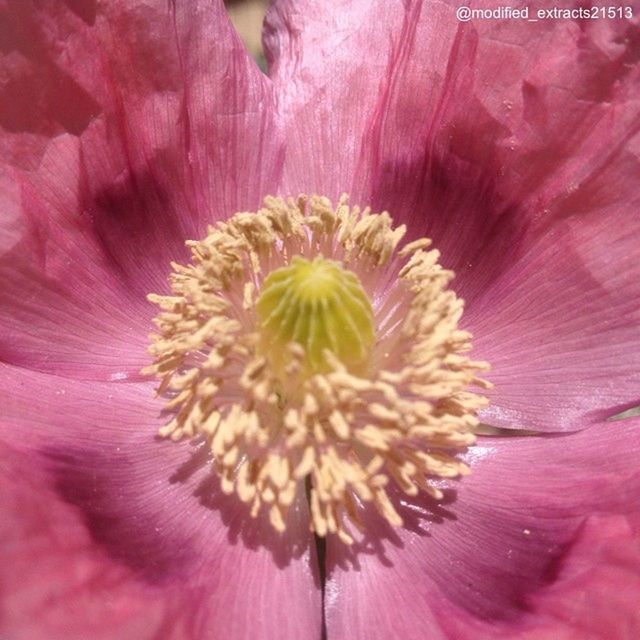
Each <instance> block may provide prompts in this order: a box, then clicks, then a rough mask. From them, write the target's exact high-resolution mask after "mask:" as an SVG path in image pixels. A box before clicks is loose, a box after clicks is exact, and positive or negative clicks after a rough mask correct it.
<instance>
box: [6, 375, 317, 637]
mask: <svg viewBox="0 0 640 640" xmlns="http://www.w3.org/2000/svg"><path fill="white" fill-rule="evenodd" d="M2 373H3V379H2V385H3V388H4V389H5V390H6V391H7V393H8V394H9V395H8V396H6V397H5V398H4V399H3V415H2V417H1V418H0V456H1V459H0V469H1V470H2V476H1V477H0V491H1V492H2V494H3V496H2V500H0V505H2V506H1V507H0V511H1V512H2V513H1V516H0V523H1V525H0V528H1V530H2V540H3V544H2V545H1V547H2V548H1V549H0V584H2V585H3V592H4V594H3V617H2V619H1V620H0V635H2V637H11V638H16V639H17V638H21V639H22V638H24V639H25V640H26V639H27V638H29V639H30V640H31V639H33V640H39V639H40V638H42V639H43V640H45V639H47V640H48V639H49V638H55V637H65V638H73V639H76V638H77V639H78V640H80V639H85V638H88V637H92V638H93V637H96V638H114V639H115V638H118V639H120V638H131V639H132V640H133V639H134V638H135V640H138V639H140V640H145V639H147V638H148V639H151V638H157V637H163V638H171V639H173V638H176V639H178V638H180V639H182V638H185V639H187V638H189V639H191V638H193V639H194V640H199V639H201V638H208V637H217V636H218V635H220V636H224V637H230V638H238V637H256V638H263V637H264V638H271V637H283V638H291V639H292V640H293V639H294V638H295V639H297V638H317V637H318V634H319V628H320V615H321V605H320V591H319V587H318V583H317V576H316V575H315V569H314V568H313V567H314V566H315V563H316V562H317V561H316V560H315V551H314V548H313V545H312V540H311V538H310V535H309V532H308V528H307V522H308V514H307V513H306V507H305V503H304V500H301V501H300V502H299V504H298V506H297V507H296V508H294V510H293V511H292V512H291V514H290V525H289V529H288V530H287V533H288V536H279V535H275V534H274V532H273V530H272V529H271V528H270V525H269V524H268V522H266V521H264V520H255V519H252V518H251V517H250V515H249V514H248V512H247V509H246V507H245V506H244V505H242V504H241V503H239V502H238V501H237V499H236V498H235V497H228V496H224V495H223V494H222V493H221V492H220V490H219V488H218V487H217V485H216V483H215V482H214V481H213V480H212V476H210V474H208V473H207V470H206V466H207V461H206V458H203V455H202V453H203V452H202V451H200V450H198V449H194V448H193V447H190V446H189V445H177V444H174V443H168V442H164V441H162V442H161V441H157V440H156V439H155V431H156V429H157V426H158V424H159V423H160V420H161V419H160V417H159V416H158V404H157V402H156V401H155V400H154V399H153V398H152V397H151V394H150V391H151V389H150V387H149V386H147V385H135V384H131V385H112V384H108V383H87V382H77V381H71V380H68V379H63V378H58V377H55V376H49V375H46V374H41V373H36V372H33V371H31V372H27V371H25V370H19V369H9V368H4V369H3V370H2ZM34 398H37V401H36V402H34ZM284 603H286V606H285V604H284Z"/></svg>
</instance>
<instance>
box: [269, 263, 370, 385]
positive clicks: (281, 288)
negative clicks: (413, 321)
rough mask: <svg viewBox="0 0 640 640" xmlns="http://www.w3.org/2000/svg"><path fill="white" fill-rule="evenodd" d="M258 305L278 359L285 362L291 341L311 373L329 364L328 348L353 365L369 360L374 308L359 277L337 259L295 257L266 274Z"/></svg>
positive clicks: (274, 360) (271, 352)
mask: <svg viewBox="0 0 640 640" xmlns="http://www.w3.org/2000/svg"><path fill="white" fill-rule="evenodd" d="M256 306H257V312H258V321H259V326H260V333H261V344H262V348H263V350H264V351H265V355H267V356H268V357H269V358H270V360H271V361H272V363H273V364H276V365H278V364H284V362H285V359H286V355H285V354H286V350H285V347H286V345H287V344H289V343H290V342H297V343H299V344H300V345H302V346H303V347H304V349H305V352H306V366H307V367H308V369H309V370H310V372H311V373H315V372H323V371H326V370H327V368H328V367H327V363H326V359H325V357H324V351H325V349H329V350H330V351H331V352H333V354H334V355H335V356H336V357H337V358H338V359H339V360H340V361H341V362H342V363H343V364H344V365H345V366H346V367H347V368H348V369H350V370H352V371H353V370H356V371H357V370H358V369H360V368H361V367H362V366H363V365H366V363H367V361H368V359H369V355H370V353H371V348H372V346H373V343H374V340H375V332H374V321H373V310H372V308H371V303H370V301H369V298H368V297H367V294H366V293H365V291H364V289H363V288H362V285H361V284H360V280H359V279H358V277H357V276H356V275H355V274H354V273H352V272H351V271H347V270H346V269H344V268H343V267H342V266H341V265H340V264H339V263H338V262H334V261H333V260H325V259H324V258H315V259H314V260H313V261H309V260H306V259H304V258H302V257H300V256H296V257H294V258H293V260H292V261H291V263H290V264H289V265H288V266H286V267H282V268H280V269H276V270H275V271H272V272H271V273H270V274H269V275H268V276H267V277H266V278H265V281H264V283H263V286H262V290H261V292H260V296H259V298H258V302H257V305H256Z"/></svg>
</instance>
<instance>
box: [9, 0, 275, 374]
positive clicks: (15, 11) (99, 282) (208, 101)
mask: <svg viewBox="0 0 640 640" xmlns="http://www.w3.org/2000/svg"><path fill="white" fill-rule="evenodd" d="M1 11H2V14H3V19H4V21H5V24H6V29H7V33H8V36H7V37H8V41H7V46H6V48H5V49H4V50H3V56H2V60H1V62H0V67H1V68H2V74H3V79H4V80H5V82H4V84H3V85H2V88H1V89H0V101H1V102H2V104H3V109H2V110H0V127H2V129H1V131H0V161H1V162H2V165H3V167H4V168H3V169H2V170H1V171H0V177H1V178H2V180H3V186H2V188H1V189H0V193H1V194H2V196H1V197H2V199H3V201H5V202H8V204H7V205H6V208H4V210H3V213H2V219H3V220H2V223H0V233H1V234H2V235H1V237H0V277H1V278H2V279H3V281H4V282H7V283H8V285H7V287H6V289H4V288H3V289H4V290H3V294H2V295H3V296H4V299H3V300H2V304H1V305H0V308H2V310H3V312H2V315H0V326H2V327H6V330H4V329H3V333H2V334H1V341H0V357H1V358H2V359H4V360H6V361H9V362H15V363H17V364H21V365H25V366H30V367H33V368H37V369H41V370H46V371H56V372H59V373H64V374H69V375H78V376H80V375H82V376H85V377H97V378H106V379H108V378H109V377H111V376H113V375H118V376H120V375H121V373H122V370H124V371H128V369H130V371H128V372H127V375H130V374H131V373H132V372H134V371H135V372H137V370H138V369H139V367H140V365H141V363H142V362H143V361H144V355H143V349H142V345H143V344H144V342H145V334H146V332H147V331H148V319H149V315H150V314H151V313H152V310H151V309H150V308H147V307H146V305H145V303H144V295H145V294H146V293H148V292H149V291H151V290H155V291H158V290H162V289H163V288H165V287H166V275H167V273H168V271H169V261H170V260H171V259H174V258H184V257H185V255H186V251H185V248H184V241H185V239H187V238H190V237H200V236H201V235H203V234H204V232H205V229H206V225H207V223H208V222H211V221H213V220H215V219H217V218H220V217H223V216H226V215H228V214H229V213H232V212H234V211H236V210H241V209H245V208H247V207H250V208H253V207H255V206H257V205H258V204H259V202H260V201H261V199H262V197H263V196H264V195H265V194H266V193H267V192H269V191H271V192H273V191H275V190H276V185H277V180H278V178H279V173H280V165H281V161H280V155H281V151H280V143H279V142H278V140H277V135H276V127H275V124H274V120H275V116H274V110H273V108H272V105H273V98H272V91H271V87H270V86H269V84H268V80H267V79H266V78H265V77H264V76H263V75H262V74H261V73H260V72H259V70H258V69H257V68H256V67H255V65H254V64H253V62H251V61H250V60H249V58H248V56H247V55H246V53H245V52H244V49H243V47H242V45H241V44H240V42H239V40H238V38H237V36H236V35H235V32H234V31H233V29H232V28H231V26H230V25H229V23H228V20H227V18H226V14H225V12H224V8H223V6H222V3H221V2H215V3H213V4H212V3H210V2H205V1H204V0H198V1H197V2H189V3H184V2H166V0H151V1H144V2H143V1H141V0H137V1H135V2H124V1H122V0H118V1H116V2H109V3H100V4H97V3H95V2H87V3H77V2H67V3H60V2H53V1H47V2H42V3H37V6H36V4H34V3H32V2H30V1H27V2H21V3H14V2H11V3H9V5H8V6H6V7H4V9H2V10H1ZM5 216H6V217H7V218H8V219H9V221H8V222H6V221H5ZM53 333H56V334H58V335H59V336H60V339H58V340H55V341H51V339H50V336H51V334H53ZM127 344H129V345H131V346H130V348H129V350H130V351H131V353H130V354H126V353H124V352H125V351H126V349H127V347H126V345H127ZM15 345H20V348H19V349H17V348H16V347H15ZM88 345H91V347H90V349H89V350H90V351H91V352H92V355H91V357H86V353H87V351H88V349H87V346H88ZM116 363H120V367H121V368H117V366H118V365H117V364H116ZM122 368H124V369H122Z"/></svg>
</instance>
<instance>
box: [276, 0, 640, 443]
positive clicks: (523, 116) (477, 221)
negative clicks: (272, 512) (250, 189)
mask: <svg viewBox="0 0 640 640" xmlns="http://www.w3.org/2000/svg"><path fill="white" fill-rule="evenodd" d="M458 6H460V5H459V3H454V2H428V1H425V2H410V3H397V4H396V5H394V7H395V8H391V7H390V5H389V3H388V2H382V0H380V1H379V2H370V1H369V0H360V1H356V2H348V3H347V2H345V3H334V4H332V5H331V7H330V8H327V7H325V6H324V4H322V3H316V2H313V1H312V0H308V1H307V2H304V3H302V4H300V3H293V2H289V1H286V0H285V1H283V2H279V3H277V4H276V7H275V8H274V9H273V10H272V11H271V14H270V17H269V30H268V32H267V36H268V37H267V44H268V46H269V51H270V57H271V59H272V60H271V62H272V75H273V77H274V82H275V83H276V85H277V86H278V87H279V88H280V90H281V92H283V94H284V98H283V104H282V110H283V113H284V117H285V120H286V122H287V123H288V124H287V126H286V131H287V135H288V139H289V142H288V149H289V150H290V151H289V153H288V156H287V162H286V164H285V169H284V171H285V176H284V182H285V184H286V185H291V187H290V188H291V189H293V188H294V185H295V188H296V189H298V190H304V189H311V190H321V191H326V192H327V193H328V194H329V195H333V196H334V197H335V194H337V193H338V192H340V191H348V192H350V193H351V195H352V200H354V201H358V202H361V203H362V204H370V205H372V206H373V207H374V208H375V209H383V208H386V209H388V210H389V211H390V212H391V214H392V215H393V216H394V217H395V219H396V220H399V221H403V222H406V223H408V225H409V235H410V236H415V235H419V234H424V235H427V236H429V237H431V238H433V240H434V246H435V247H436V248H438V249H439V250H440V251H441V252H442V260H443V262H444V264H446V265H447V266H449V267H451V268H453V269H454V270H455V271H456V273H457V277H456V280H455V282H454V287H455V289H456V291H457V292H458V293H459V294H460V295H462V296H463V297H464V298H465V299H466V300H467V303H468V306H467V309H468V311H467V316H466V320H465V322H466V323H467V325H468V326H469V328H470V329H471V330H472V331H473V332H474V334H475V335H476V341H475V344H476V350H477V355H478V357H479V358H486V359H488V360H489V362H490V363H491V364H492V365H493V373H492V374H491V375H490V376H489V378H490V379H491V380H492V381H493V382H495V384H496V390H495V392H494V393H493V394H492V396H491V399H492V408H491V409H490V410H489V411H487V412H486V413H485V415H484V418H485V419H486V421H488V422H490V423H491V424H494V425H497V426H506V427H522V428H527V429H535V430H556V431H561V430H569V429H576V428H580V427H582V426H586V425H588V424H590V423H593V422H595V421H598V420H601V419H603V418H604V417H607V416H609V415H613V414H615V413H617V412H618V411H621V410H623V409H625V408H628V407H630V406H633V405H634V404H638V402H639V401H640V396H639V395H638V391H637V389H638V381H639V378H638V367H637V362H638V360H639V359H640V352H639V350H640V339H639V338H640V330H639V329H638V327H639V326H640V323H638V317H639V316H638V313H640V311H639V309H640V303H638V300H640V296H639V295H638V291H639V290H638V285H637V283H638V282H640V272H639V269H640V267H638V265H640V260H639V259H638V249H637V241H636V238H637V236H638V233H639V232H640V218H639V217H638V215H637V210H638V206H639V205H640V201H639V200H638V195H637V184H638V181H639V180H640V164H639V163H638V153H639V150H640V138H639V137H638V131H640V99H638V94H637V83H638V80H639V79H640V67H638V65H637V64H633V61H634V57H633V56H634V51H635V48H636V45H637V42H638V38H639V37H640V32H639V30H638V27H637V26H636V25H635V24H634V23H633V22H632V21H629V20H623V19H620V20H582V21H579V20H559V19H555V20H554V19H547V20H539V21H538V22H535V23H532V22H528V21H526V20H516V19H512V20H497V19H493V20H490V19H486V20H474V21H472V22H470V23H462V22H460V21H459V20H457V18H456V15H455V9H456V8H457V7H458ZM473 6H474V8H487V9H488V8H491V9H494V8H495V5H492V4H491V3H488V2H485V3H480V4H478V3H474V5H473ZM511 6H512V7H515V6H525V5H524V3H517V4H516V5H511ZM537 9H538V7H536V8H535V10H537ZM531 10H532V11H533V10H534V8H531ZM287 87H293V88H289V89H287ZM302 158H305V159H306V161H305V162H303V161H302Z"/></svg>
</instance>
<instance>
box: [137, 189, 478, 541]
mask: <svg viewBox="0 0 640 640" xmlns="http://www.w3.org/2000/svg"><path fill="white" fill-rule="evenodd" d="M404 233H405V229H404V227H398V228H395V229H394V228H393V226H392V221H391V218H390V217H389V215H388V214H387V213H382V214H374V213H371V212H370V211H369V209H365V210H360V209H359V208H357V207H349V206H348V204H347V200H346V197H343V198H341V200H340V201H339V203H338V206H337V207H335V208H334V207H333V206H332V205H331V203H330V201H329V200H328V199H326V198H322V197H318V196H312V197H303V196H301V197H300V198H298V199H297V200H293V199H289V200H286V201H285V200H283V199H279V198H267V199H266V200H265V206H264V208H262V209H260V210H259V211H258V212H257V213H238V214H235V215H234V216H232V217H231V218H230V219H229V220H228V221H226V222H219V223H217V224H216V225H214V226H212V227H210V229H209V235H208V236H207V237H206V238H205V239H204V240H202V241H199V242H189V243H188V244H189V246H190V248H191V252H192V263H191V264H189V265H187V266H182V265H178V264H174V265H173V269H174V273H173V274H172V275H171V286H172V290H173V293H174V295H172V296H158V295H150V296H149V299H150V300H151V301H152V302H154V303H156V304H157V305H159V307H160V309H161V312H160V313H159V315H158V317H157V318H156V320H155V323H156V325H157V327H158V330H159V333H158V334H157V335H153V336H152V345H151V347H150V352H151V354H152V356H153V357H154V364H153V365H151V366H150V367H148V368H147V369H146V370H145V372H146V373H151V374H154V375H156V376H158V377H159V378H160V379H161V383H160V388H159V392H160V393H161V394H162V395H164V396H165V397H167V399H168V400H167V403H166V407H165V408H166V410H167V411H168V413H170V414H171V419H170V421H169V422H168V424H167V425H166V426H165V427H163V428H162V430H161V435H163V436H165V437H171V438H172V439H174V440H178V439H181V438H184V437H187V438H194V437H197V436H201V437H202V436H204V437H205V438H206V440H207V442H208V444H209V446H210V448H211V452H212V455H213V468H214V469H215V471H216V472H217V473H218V475H219V477H220V481H221V488H222V490H223V491H224V492H226V493H229V494H230V493H234V492H235V493H236V494H237V495H238V497H239V498H240V499H241V500H242V501H244V502H247V503H249V504H250V505H251V513H252V515H254V516H256V515H257V514H258V513H259V512H260V510H261V509H263V508H264V509H267V510H268V513H269V519H270V521H271V523H272V525H273V526H274V527H275V528H276V529H277V530H279V531H283V530H284V529H285V528H286V522H287V511H288V509H289V507H290V506H291V504H292V503H293V502H294V500H295V499H296V496H298V495H303V494H304V491H303V490H301V485H302V484H303V483H304V481H305V480H308V483H309V488H310V491H309V495H310V526H311V529H312V530H313V531H315V532H316V533H317V534H318V535H321V536H324V535H326V534H328V533H336V534H337V535H338V536H339V537H340V538H341V539H342V540H343V541H344V542H347V543H349V542H351V541H352V535H351V533H350V532H349V522H351V523H353V524H354V525H355V526H356V527H362V522H361V518H360V515H359V514H360V512H361V510H362V507H363V504H364V503H371V504H373V505H374V506H375V507H376V508H377V510H378V511H379V513H380V514H382V516H383V517H384V518H385V519H386V520H387V521H389V522H390V523H391V524H393V525H400V524H402V519H401V517H400V515H399V514H398V512H397V511H396V509H395V507H394V505H393V502H392V500H391V499H390V497H389V493H388V489H389V487H390V485H391V483H393V484H396V485H397V486H398V487H399V488H400V489H402V490H403V491H404V492H405V493H407V494H409V495H415V494H417V493H418V492H419V491H424V492H426V493H428V494H430V495H432V496H434V497H435V498H436V499H440V498H441V497H442V495H441V492H440V491H439V489H437V488H436V487H435V486H434V480H437V479H439V478H451V477H455V476H458V475H461V474H464V473H466V472H467V467H466V466H465V465H464V463H462V462H461V461H460V460H459V459H458V457H457V455H458V454H459V453H460V451H461V450H463V449H464V448H465V447H467V446H469V445H470V444H472V443H473V442H474V434H473V432H474V428H475V427H476V426H477V424H478V421H477V419H476V417H475V412H476V410H477V409H478V408H480V407H481V406H483V405H484V403H485V400H484V398H483V397H481V396H479V395H476V394H475V393H472V392H471V391H469V390H468V387H469V386H472V385H475V386H478V387H486V386H487V383H486V382H484V381H483V380H482V379H480V378H479V377H478V376H477V374H478V372H479V371H481V370H484V369H486V368H487V367H486V365H485V364H484V363H481V362H474V361H472V360H470V359H469V358H468V357H466V356H465V355H464V354H465V352H466V351H468V350H469V349H470V335H469V334H468V333H467V332H465V331H461V330H459V329H458V328H457V325H458V321H459V319H460V316H461V314H462V308H463V303H462V301H461V300H460V299H458V298H457V297H456V296H455V294H454V293H453V292H452V291H449V290H447V286H448V283H449V281H450V280H451V278H452V277H453V273H452V272H450V271H447V270H445V269H443V268H442V267H441V266H440V265H439V264H438V257H439V255H438V252H437V251H427V250H425V249H426V247H427V246H428V245H429V241H428V240H426V239H421V240H418V241H415V242H412V243H410V244H407V245H405V246H404V248H403V249H402V250H400V251H397V246H398V244H399V242H400V241H401V239H402V237H403V235H404ZM336 291H342V292H343V293H341V294H340V295H339V296H338V297H337V298H335V300H334V298H332V296H334V294H335V292H336ZM345 292H346V293H345ZM285 299H286V300H287V301H288V302H286V303H285V302H283V300H285ZM331 300H334V302H335V305H338V306H339V305H342V306H341V307H340V313H341V314H342V315H341V316H337V315H336V313H338V312H337V311H335V312H332V311H331V310H330V309H331V308H332V307H331V306H330V305H331V304H333V303H331V302H330V301H331ZM345 301H346V302H345ZM345 305H346V306H345ZM349 305H352V306H351V308H350V307H349ZM353 305H355V306H353ZM335 308H336V309H337V308H338V307H337V306H336V307H335ZM314 309H315V312H314ZM319 310H322V313H324V315H323V316H321V314H320V311H319ZM296 314H297V315H296ZM314 314H315V315H314ZM318 314H320V315H318ZM294 316H295V317H296V318H298V321H297V322H298V324H295V323H291V318H293V317H294ZM338 317H339V318H340V321H337V318H338ZM287 322H289V324H288V325H287V324H286V323H287ZM305 323H306V324H305ZM314 323H315V324H314ZM349 323H351V325H350V326H351V327H352V328H353V326H355V327H357V328H359V330H360V332H361V334H362V335H361V340H360V341H355V343H354V341H353V340H352V339H351V338H350V337H349V329H344V328H342V329H341V327H344V326H345V325H348V324H349ZM296 326H300V327H303V329H304V327H305V326H306V329H304V331H303V330H302V329H301V330H300V332H298V333H296V332H295V330H294V328H295V327H296ZM312 326H313V327H316V328H315V329H313V331H315V332H316V334H317V336H320V337H317V336H316V338H314V339H311V338H310V337H309V336H310V335H311V333H312V329H311V328H310V327H312ZM287 327H288V328H287ZM318 327H319V328H318ZM372 328H373V330H374V331H375V335H369V332H370V331H371V332H372V333H373V330H372ZM323 331H324V333H323ZM297 336H303V337H304V339H300V340H299V341H298V338H297ZM345 336H346V337H345ZM270 340H271V342H272V344H271V345H270V342H269V341H270ZM289 340H290V341H289ZM362 345H365V346H364V347H362ZM270 346H271V347H272V348H270ZM354 349H355V351H354ZM356 352H357V354H359V355H358V357H353V353H356ZM361 356H362V357H361Z"/></svg>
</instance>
